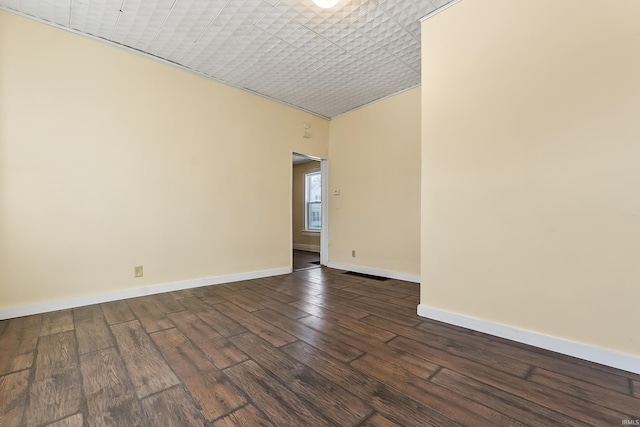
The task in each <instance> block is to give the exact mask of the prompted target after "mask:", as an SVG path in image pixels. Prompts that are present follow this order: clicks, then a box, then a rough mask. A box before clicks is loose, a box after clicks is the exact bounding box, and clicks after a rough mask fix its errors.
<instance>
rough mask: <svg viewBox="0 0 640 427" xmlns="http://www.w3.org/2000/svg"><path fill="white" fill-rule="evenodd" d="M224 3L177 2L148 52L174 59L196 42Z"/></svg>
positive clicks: (204, 0)
mask: <svg viewBox="0 0 640 427" xmlns="http://www.w3.org/2000/svg"><path fill="white" fill-rule="evenodd" d="M225 3H226V0H177V1H176V3H175V5H174V7H173V9H172V10H171V13H170V14H169V16H168V18H167V20H166V21H165V23H164V25H163V27H162V28H161V29H160V31H159V32H158V33H157V34H156V37H155V39H154V40H153V42H152V43H151V44H150V46H149V48H148V50H149V52H152V53H154V54H156V55H158V56H161V57H164V58H172V59H175V58H176V57H177V56H178V55H180V54H181V53H182V52H184V50H185V49H186V48H188V47H190V46H191V45H192V44H193V43H194V42H195V41H196V40H197V38H198V36H200V34H202V32H203V31H204V30H205V28H206V27H207V25H208V24H209V23H210V22H211V21H212V20H213V19H214V18H215V17H216V16H217V15H218V13H219V12H220V11H221V10H222V7H223V6H224V4H225Z"/></svg>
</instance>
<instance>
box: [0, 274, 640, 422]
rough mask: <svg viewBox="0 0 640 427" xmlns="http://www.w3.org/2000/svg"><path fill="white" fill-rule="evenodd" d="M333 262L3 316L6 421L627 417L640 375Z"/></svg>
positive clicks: (1, 406) (1, 379)
mask: <svg viewBox="0 0 640 427" xmlns="http://www.w3.org/2000/svg"><path fill="white" fill-rule="evenodd" d="M418 291H419V289H418V285H417V284H413V283H406V282H401V281H398V280H388V281H385V282H379V281H375V280H371V279H367V278H360V277H355V276H348V275H345V274H343V272H340V271H337V270H331V269H327V268H317V269H310V270H301V271H297V272H294V273H292V274H290V275H285V276H279V277H273V278H265V279H258V280H251V281H245V282H238V283H231V284H225V285H218V286H210V287H203V288H197V289H190V290H185V291H179V292H171V293H167V294H162V295H153V296H147V297H142V298H136V299H129V300H125V301H116V302H111V303H105V304H100V305H93V306H88V307H82V308H77V309H73V310H64V311H58V312H53V313H46V314H42V315H36V316H29V317H22V318H17V319H11V320H6V321H2V322H0V426H3V427H8V426H42V425H49V424H50V423H52V424H50V425H54V426H58V427H61V426H67V427H70V426H107V425H118V426H151V427H157V426H238V425H244V426H285V427H289V426H428V425H434V426H460V425H468V426H501V425H508V426H524V425H529V426H583V425H594V426H620V425H624V424H625V422H627V423H629V424H630V425H633V424H632V423H633V421H634V420H638V419H640V375H636V374H631V373H628V372H623V371H619V370H616V369H612V368H608V367H605V366H601V365H597V364H593V363H589V362H586V361H582V360H578V359H573V358H570V357H567V356H562V355H558V354H554V353H551V352H547V351H544V350H540V349H535V348H532V347H528V346H525V345H521V344H517V343H513V342H510V341H507V340H503V339H499V338H495V337H491V336H488V335H484V334H480V333H476V332H472V331H469V330H465V329H461V328H457V327H453V326H448V325H445V324H442V323H438V322H434V321H429V320H426V319H424V318H421V317H418V316H417V315H416V306H417V304H418V302H419V298H418Z"/></svg>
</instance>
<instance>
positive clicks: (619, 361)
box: [418, 304, 640, 374]
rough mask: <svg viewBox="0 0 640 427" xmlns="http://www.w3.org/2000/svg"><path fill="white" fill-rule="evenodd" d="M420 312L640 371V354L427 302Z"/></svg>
mask: <svg viewBox="0 0 640 427" xmlns="http://www.w3.org/2000/svg"><path fill="white" fill-rule="evenodd" d="M418 315H419V316H422V317H426V318H428V319H433V320H439V321H441V322H445V323H449V324H451V325H456V326H461V327H463V328H467V329H473V330H474V331H479V332H484V333H486V334H489V335H494V336H497V337H501V338H506V339H508V340H511V341H517V342H521V343H524V344H529V345H532V346H534V347H539V348H544V349H545V350H551V351H555V352H556V353H562V354H566V355H568V356H573V357H577V358H579V359H584V360H588V361H590V362H595V363H599V364H601V365H606V366H611V367H613V368H617V369H622V370H625V371H629V372H633V373H636V374H640V357H637V356H632V355H630V354H624V353H618V352H615V351H612V350H606V349H604V348H600V347H594V346H590V345H587V344H582V343H578V342H575V341H569V340H566V339H563V338H558V337H554V336H551V335H545V334H541V333H538V332H533V331H529V330H526V329H520V328H515V327H513V326H508V325H503V324H501V323H495V322H490V321H488V320H482V319H478V318H476V317H471V316H465V315H462V314H458V313H453V312H450V311H446V310H440V309H438V308H434V307H429V306H427V305H423V304H420V305H418Z"/></svg>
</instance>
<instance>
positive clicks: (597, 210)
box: [421, 0, 640, 356]
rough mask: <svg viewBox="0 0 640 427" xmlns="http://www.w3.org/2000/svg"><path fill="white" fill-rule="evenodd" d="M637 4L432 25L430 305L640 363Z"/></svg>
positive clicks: (425, 116) (513, 11)
mask: <svg viewBox="0 0 640 427" xmlns="http://www.w3.org/2000/svg"><path fill="white" fill-rule="evenodd" d="M638 16H640V2H638V1H636V0H617V1H615V2H607V4H606V5H605V6H604V7H603V4H602V2H599V1H595V0H589V1H585V0H563V1H550V0H549V1H540V0H520V1H517V2H515V1H512V0H464V1H462V2H461V3H459V4H457V5H455V6H453V7H451V8H450V9H448V10H446V11H445V12H443V13H441V14H439V15H436V16H435V17H433V18H431V19H429V20H427V21H425V22H424V23H423V25H422V58H423V66H422V70H423V76H422V82H423V86H422V127H423V138H422V286H421V303H422V304H424V305H426V306H430V307H435V308H437V309H441V310H447V311H450V312H454V313H460V314H464V315H467V316H473V317H476V318H480V319H484V320H489V321H493V322H498V323H501V324H505V325H509V326H514V327H518V328H523V329H528V330H531V331H534V332H538V333H543V334H548V335H552V336H555V337H559V338H563V339H566V340H571V341H575V342H579V343H584V344H588V345H592V346H595V347H600V348H604V349H609V350H614V351H617V352H621V353H627V354H631V355H636V356H638V355H640V334H638V301H640V285H639V284H640V185H639V183H640V167H638V164H639V163H638V160H639V159H640V143H639V141H640V120H639V119H638V112H640V80H639V79H638V76H640V55H639V54H638V52H640V36H639V34H640V21H639V20H638Z"/></svg>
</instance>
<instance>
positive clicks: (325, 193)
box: [289, 150, 329, 271]
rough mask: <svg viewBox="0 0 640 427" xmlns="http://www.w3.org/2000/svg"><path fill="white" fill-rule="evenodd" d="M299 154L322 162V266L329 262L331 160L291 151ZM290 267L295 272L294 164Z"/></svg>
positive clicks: (290, 203) (291, 178) (290, 207)
mask: <svg viewBox="0 0 640 427" xmlns="http://www.w3.org/2000/svg"><path fill="white" fill-rule="evenodd" d="M294 154H299V155H301V156H305V157H308V158H309V159H312V160H315V161H319V162H320V177H321V180H322V204H321V209H322V228H321V229H320V265H327V263H328V262H329V160H328V159H325V158H322V157H317V156H312V155H310V154H306V153H302V152H300V151H293V150H291V156H293V155H294ZM289 184H290V185H289V265H290V271H293V164H291V165H290V171H289Z"/></svg>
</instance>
